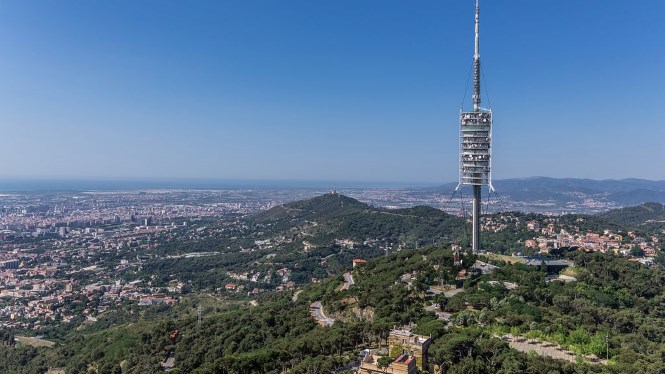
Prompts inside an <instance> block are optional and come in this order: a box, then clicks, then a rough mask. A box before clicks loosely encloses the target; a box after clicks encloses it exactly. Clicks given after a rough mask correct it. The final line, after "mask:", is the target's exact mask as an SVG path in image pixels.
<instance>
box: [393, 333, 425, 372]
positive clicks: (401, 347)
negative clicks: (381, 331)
mask: <svg viewBox="0 0 665 374" xmlns="http://www.w3.org/2000/svg"><path fill="white" fill-rule="evenodd" d="M430 343H432V339H431V338H430V337H429V336H423V335H417V334H414V333H413V332H412V331H411V330H408V329H406V328H404V329H393V330H392V331H390V334H389V335H388V352H389V353H390V355H391V356H393V357H395V356H397V355H400V354H407V355H409V356H413V357H414V359H415V361H416V366H417V367H418V370H428V367H429V362H428V360H427V350H428V349H429V346H430Z"/></svg>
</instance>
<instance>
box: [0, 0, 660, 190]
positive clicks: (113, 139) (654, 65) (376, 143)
mask: <svg viewBox="0 0 665 374" xmlns="http://www.w3.org/2000/svg"><path fill="white" fill-rule="evenodd" d="M663 13H665V2H662V1H641V0H637V1H623V0H621V1H619V0H587V1H579V0H539V1H533V0H531V1H526V0H511V1H496V0H485V1H482V2H481V56H482V62H483V71H484V77H485V78H486V80H485V82H484V83H485V84H486V86H485V87H487V90H488V92H489V99H490V100H489V102H490V103H491V107H492V109H493V111H494V116H495V127H494V178H495V179H502V178H510V177H526V176H535V175H545V176H552V177H585V178H596V179H604V178H625V177H637V178H648V179H665V167H663V166H662V165H661V163H662V162H663V160H665V144H664V143H665V117H663V116H662V115H660V114H659V112H660V109H661V108H662V107H663V102H665V72H663V66H665V47H664V46H665V23H663V22H662V20H661V19H660V17H662V14H663ZM472 49H473V1H472V0H464V1H462V0H455V1H440V0H431V1H428V0H422V1H415V2H414V1H386V0H363V1H357V0H353V1H352V0H337V1H309V0H308V1H288V0H287V1H277V0H272V1H260V0H250V1H210V2H206V1H193V2H191V1H190V2H185V1H129V0H128V1H106V2H102V1H61V0H58V1H55V0H53V1H46V0H44V1H9V0H7V1H2V2H0V56H1V57H0V77H1V78H0V160H2V162H1V163H0V177H40V178H44V177H46V178H51V177H58V178H67V177H88V178H99V177H117V178H209V179H217V178H220V179H262V180H329V181H367V182H383V181H385V182H388V181H390V182H403V183H414V184H415V183H440V182H450V181H454V180H456V179H457V162H458V161H457V160H458V156H457V152H458V146H457V143H458V113H459V108H460V105H461V103H462V99H463V96H464V92H465V86H466V83H467V78H468V74H469V69H470V66H471V62H472V55H473V50H472ZM483 91H484V90H483ZM483 95H485V92H483ZM467 96H468V97H467V98H466V105H467V107H468V105H469V104H470V93H469V92H467ZM483 100H484V106H489V105H488V101H487V97H483Z"/></svg>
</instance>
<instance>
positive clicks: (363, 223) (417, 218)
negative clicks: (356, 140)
mask: <svg viewBox="0 0 665 374" xmlns="http://www.w3.org/2000/svg"><path fill="white" fill-rule="evenodd" d="M251 220H252V221H253V222H255V223H259V224H264V225H269V226H270V227H271V228H272V230H273V231H274V232H276V233H282V234H283V233H286V232H289V231H291V232H293V231H294V229H297V230H295V231H297V232H295V233H294V235H295V236H296V237H299V238H301V239H303V240H306V241H307V242H309V243H312V244H313V245H324V246H325V245H331V244H334V242H335V240H336V239H337V240H347V241H353V242H358V243H361V242H362V243H365V244H366V243H367V242H372V241H376V242H378V241H381V242H382V244H383V246H386V247H392V246H393V245H396V244H397V243H408V244H410V245H413V246H416V247H417V246H418V245H419V241H421V242H422V244H425V243H430V244H431V243H433V242H434V243H435V242H436V241H438V240H440V241H444V240H445V241H454V240H460V239H461V238H462V235H463V233H464V225H465V220H464V219H463V218H459V217H455V216H452V215H449V214H447V213H445V212H443V211H441V210H438V209H435V208H432V207H428V206H417V207H413V208H403V209H385V208H377V207H373V206H370V205H367V204H364V203H361V202H359V201H358V200H355V199H352V198H350V197H347V196H344V195H340V194H332V193H331V194H325V195H322V196H318V197H315V198H312V199H308V200H301V201H296V202H293V203H288V204H284V205H280V206H277V207H274V208H272V209H269V210H268V211H265V212H262V213H259V214H257V215H256V216H254V217H252V219H251Z"/></svg>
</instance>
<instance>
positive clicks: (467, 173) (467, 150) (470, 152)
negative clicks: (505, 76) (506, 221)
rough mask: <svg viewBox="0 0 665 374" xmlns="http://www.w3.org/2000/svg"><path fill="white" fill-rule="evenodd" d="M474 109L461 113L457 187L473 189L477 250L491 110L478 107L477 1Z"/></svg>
mask: <svg viewBox="0 0 665 374" xmlns="http://www.w3.org/2000/svg"><path fill="white" fill-rule="evenodd" d="M475 32H476V35H475V49H474V54H473V110H472V111H468V112H465V111H464V110H463V109H462V111H461V113H460V159H459V163H460V166H459V185H458V188H459V186H461V185H471V186H472V188H473V212H472V215H473V229H472V235H473V237H472V250H473V252H474V253H477V252H478V251H480V207H481V187H482V186H489V188H490V190H491V189H492V188H493V187H492V111H491V110H490V109H484V108H481V107H480V76H481V73H480V6H479V5H478V0H476V22H475Z"/></svg>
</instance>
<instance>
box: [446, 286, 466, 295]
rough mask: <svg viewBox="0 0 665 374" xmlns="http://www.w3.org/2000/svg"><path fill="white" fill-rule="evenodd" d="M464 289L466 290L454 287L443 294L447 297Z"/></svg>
mask: <svg viewBox="0 0 665 374" xmlns="http://www.w3.org/2000/svg"><path fill="white" fill-rule="evenodd" d="M462 291H464V288H454V289H452V290H449V291H446V292H444V293H443V295H444V296H445V297H453V296H455V295H457V294H458V293H460V292H462Z"/></svg>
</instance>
